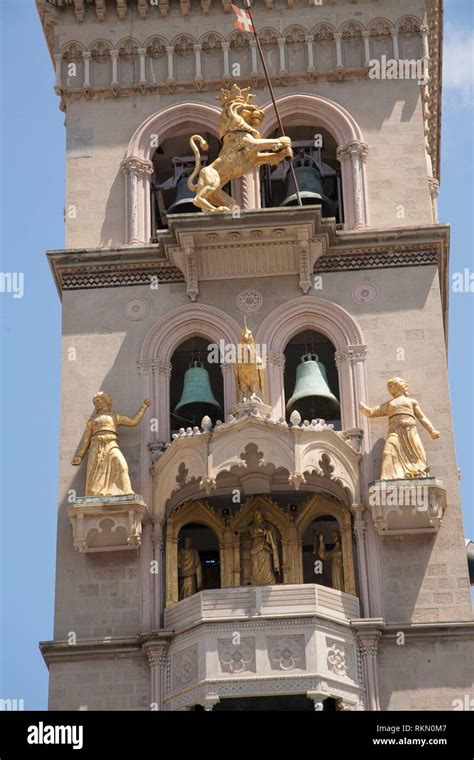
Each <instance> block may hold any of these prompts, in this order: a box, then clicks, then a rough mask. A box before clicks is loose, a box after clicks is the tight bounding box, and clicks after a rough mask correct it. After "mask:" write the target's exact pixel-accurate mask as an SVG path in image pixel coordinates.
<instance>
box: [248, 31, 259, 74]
mask: <svg viewBox="0 0 474 760" xmlns="http://www.w3.org/2000/svg"><path fill="white" fill-rule="evenodd" d="M249 44H250V55H251V58H252V71H251V72H250V73H251V74H253V75H257V76H258V61H257V43H256V42H255V40H253V39H252V40H250V43H249Z"/></svg>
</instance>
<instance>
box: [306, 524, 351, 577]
mask: <svg viewBox="0 0 474 760" xmlns="http://www.w3.org/2000/svg"><path fill="white" fill-rule="evenodd" d="M329 538H330V539H331V541H332V542H333V544H334V548H333V549H327V548H326V542H325V540H324V535H323V534H322V533H321V534H320V535H319V544H318V545H317V546H316V543H315V545H314V550H313V554H317V555H319V557H320V558H321V559H322V560H331V586H332V588H335V589H337V590H338V591H344V563H343V559H342V546H341V534H340V533H338V532H337V531H335V532H334V533H331V534H330V536H329Z"/></svg>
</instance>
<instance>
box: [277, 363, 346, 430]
mask: <svg viewBox="0 0 474 760" xmlns="http://www.w3.org/2000/svg"><path fill="white" fill-rule="evenodd" d="M293 409H297V411H298V412H299V413H300V414H301V417H302V418H303V419H304V420H312V419H317V418H322V419H324V420H325V419H332V418H333V417H335V415H336V413H337V412H338V411H339V401H338V400H337V398H336V397H335V395H334V394H333V393H331V390H330V388H329V383H328V378H327V375H326V369H325V367H324V364H323V363H322V362H320V361H319V357H318V355H317V354H303V356H302V357H301V361H300V363H299V364H298V367H297V368H296V383H295V387H294V390H293V395H292V397H291V398H290V400H289V401H288V403H287V405H286V411H287V412H291V411H293Z"/></svg>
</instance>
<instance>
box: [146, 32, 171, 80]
mask: <svg viewBox="0 0 474 760" xmlns="http://www.w3.org/2000/svg"><path fill="white" fill-rule="evenodd" d="M144 47H145V49H146V80H147V82H150V83H151V84H157V83H158V82H166V79H167V76H168V64H167V54H166V47H167V41H166V40H165V39H164V38H162V37H151V38H150V39H149V40H147V41H146V42H145V45H144Z"/></svg>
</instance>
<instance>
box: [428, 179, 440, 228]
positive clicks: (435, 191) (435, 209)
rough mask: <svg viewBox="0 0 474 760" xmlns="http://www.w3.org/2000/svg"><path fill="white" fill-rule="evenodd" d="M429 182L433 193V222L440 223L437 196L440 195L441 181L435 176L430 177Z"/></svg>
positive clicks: (431, 193)
mask: <svg viewBox="0 0 474 760" xmlns="http://www.w3.org/2000/svg"><path fill="white" fill-rule="evenodd" d="M428 183H429V186H430V195H431V208H432V213H433V223H434V224H438V221H439V219H438V203H437V198H438V195H439V182H438V180H437V179H435V177H428Z"/></svg>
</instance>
